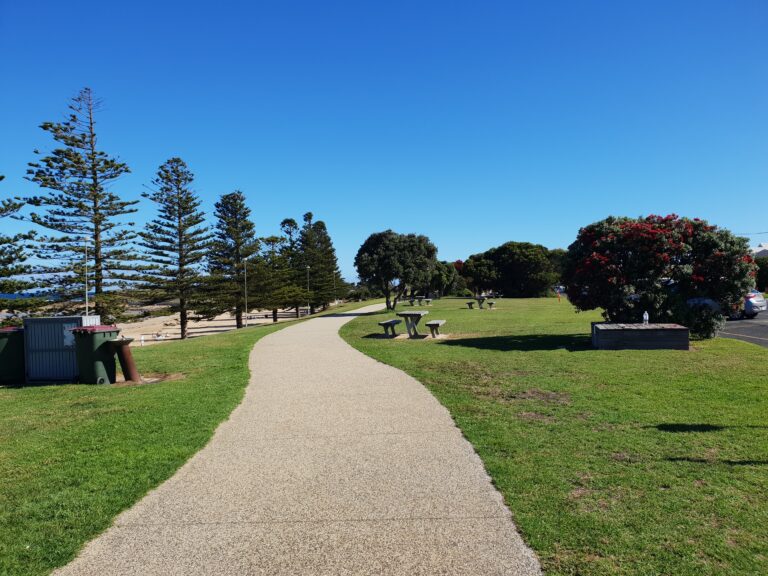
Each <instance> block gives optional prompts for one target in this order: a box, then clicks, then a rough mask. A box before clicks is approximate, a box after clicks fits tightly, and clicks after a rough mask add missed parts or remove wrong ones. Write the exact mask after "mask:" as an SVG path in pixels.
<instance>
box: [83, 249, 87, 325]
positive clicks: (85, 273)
mask: <svg viewBox="0 0 768 576" xmlns="http://www.w3.org/2000/svg"><path fill="white" fill-rule="evenodd" d="M83 244H84V246H85V315H86V316H88V236H84V237H83Z"/></svg>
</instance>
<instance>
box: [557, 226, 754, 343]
mask: <svg viewBox="0 0 768 576" xmlns="http://www.w3.org/2000/svg"><path fill="white" fill-rule="evenodd" d="M564 280H565V283H566V287H567V293H568V298H569V299H570V301H571V302H572V303H573V304H574V305H575V306H576V307H577V308H578V309H579V310H594V309H598V308H602V309H603V311H604V316H605V318H606V319H608V320H611V321H616V322H638V321H640V320H641V318H642V315H643V312H645V311H647V312H648V314H649V315H650V317H651V319H652V321H657V322H680V323H683V324H694V325H692V326H690V327H691V329H692V330H693V331H695V332H699V328H698V327H697V326H696V325H695V324H696V321H697V319H696V318H695V317H691V311H692V310H694V309H695V308H696V307H695V306H692V305H691V301H692V299H694V298H709V299H711V300H713V301H714V302H716V303H718V304H719V305H720V306H721V307H722V310H723V312H727V311H728V310H729V309H730V308H731V307H732V306H736V305H738V304H739V303H740V302H741V301H742V300H743V298H744V294H745V293H746V292H747V290H749V289H750V288H751V287H752V286H754V282H755V265H754V262H753V259H752V257H751V256H750V255H749V247H748V244H747V240H746V239H745V238H739V237H737V236H734V235H733V234H732V233H731V232H730V231H728V230H724V229H720V228H718V227H717V226H712V225H710V224H708V223H707V222H706V221H704V220H699V219H689V218H681V217H678V216H676V215H674V214H672V215H669V216H655V215H652V216H647V217H644V218H616V217H610V218H606V219H605V220H601V221H599V222H595V223H593V224H590V225H589V226H586V227H584V228H582V229H581V230H580V231H579V234H578V237H577V238H576V241H575V242H574V243H573V244H571V245H570V246H569V248H568V255H567V257H566V262H565V271H564ZM704 332H708V330H707V329H705V328H702V332H701V333H704Z"/></svg>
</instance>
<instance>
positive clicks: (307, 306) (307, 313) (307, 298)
mask: <svg viewBox="0 0 768 576" xmlns="http://www.w3.org/2000/svg"><path fill="white" fill-rule="evenodd" d="M307 316H309V264H307Z"/></svg>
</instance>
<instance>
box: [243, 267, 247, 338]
mask: <svg viewBox="0 0 768 576" xmlns="http://www.w3.org/2000/svg"><path fill="white" fill-rule="evenodd" d="M243 273H244V275H245V327H246V328H248V256H245V257H244V258H243Z"/></svg>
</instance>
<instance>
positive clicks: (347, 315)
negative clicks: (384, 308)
mask: <svg viewBox="0 0 768 576" xmlns="http://www.w3.org/2000/svg"><path fill="white" fill-rule="evenodd" d="M375 314H381V310H374V311H373V312H336V313H334V314H323V315H322V316H315V319H318V318H357V317H359V316H373V315H375ZM310 318H311V317H310Z"/></svg>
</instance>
